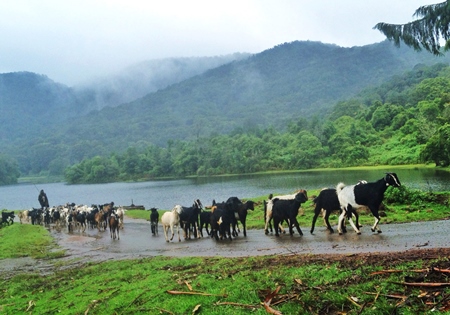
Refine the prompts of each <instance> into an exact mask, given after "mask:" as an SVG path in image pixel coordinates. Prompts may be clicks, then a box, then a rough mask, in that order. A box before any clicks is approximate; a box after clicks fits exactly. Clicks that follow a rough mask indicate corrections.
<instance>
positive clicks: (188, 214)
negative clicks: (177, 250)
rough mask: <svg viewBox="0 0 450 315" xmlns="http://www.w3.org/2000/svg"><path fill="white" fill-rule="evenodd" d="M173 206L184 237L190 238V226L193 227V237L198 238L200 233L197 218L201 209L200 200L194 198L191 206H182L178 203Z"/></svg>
mask: <svg viewBox="0 0 450 315" xmlns="http://www.w3.org/2000/svg"><path fill="white" fill-rule="evenodd" d="M175 208H176V211H177V212H178V214H179V215H180V226H181V227H182V228H183V231H184V238H185V239H190V238H191V226H192V229H193V234H194V237H196V238H199V237H200V233H199V232H198V227H199V224H198V219H199V216H200V213H201V211H202V209H203V205H202V203H201V202H200V200H199V199H196V200H194V204H193V205H192V207H183V206H180V205H176V206H175Z"/></svg>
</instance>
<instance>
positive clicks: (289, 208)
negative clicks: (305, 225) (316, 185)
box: [272, 190, 308, 236]
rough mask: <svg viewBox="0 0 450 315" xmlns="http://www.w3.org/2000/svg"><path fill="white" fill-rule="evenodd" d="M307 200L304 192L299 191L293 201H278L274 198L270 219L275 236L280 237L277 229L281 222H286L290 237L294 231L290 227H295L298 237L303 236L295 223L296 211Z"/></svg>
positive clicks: (296, 222)
mask: <svg viewBox="0 0 450 315" xmlns="http://www.w3.org/2000/svg"><path fill="white" fill-rule="evenodd" d="M307 200H308V195H307V193H306V190H300V192H298V193H297V194H296V195H295V197H294V199H288V200H283V199H278V198H274V199H272V201H273V207H272V218H273V225H274V227H275V235H276V236H280V235H279V233H278V231H279V229H278V228H277V227H278V226H279V224H280V222H281V221H283V220H286V221H288V226H289V234H290V235H291V236H292V235H293V234H294V231H293V229H292V226H295V227H296V228H297V232H298V233H299V234H300V235H303V232H302V230H301V229H300V226H299V224H298V221H297V214H298V210H299V208H300V204H302V203H303V202H306V201H307Z"/></svg>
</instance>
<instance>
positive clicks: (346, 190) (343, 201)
mask: <svg viewBox="0 0 450 315" xmlns="http://www.w3.org/2000/svg"><path fill="white" fill-rule="evenodd" d="M389 186H393V187H400V186H401V184H400V180H399V179H398V177H397V174H395V173H386V175H385V176H384V177H383V178H382V179H380V180H378V181H376V182H372V183H367V184H359V185H351V186H345V184H344V183H339V184H338V185H337V186H336V193H337V195H338V199H339V204H340V206H341V208H342V210H343V211H342V213H341V215H340V216H339V222H338V232H339V234H342V229H341V224H342V222H343V220H344V219H345V216H347V218H348V220H349V222H350V225H351V226H352V227H353V229H354V230H355V232H356V233H357V234H361V231H360V230H359V228H357V227H356V226H355V225H354V224H353V221H352V214H353V213H356V209H358V208H361V207H363V206H367V207H368V208H369V209H370V211H371V212H372V215H373V216H374V217H375V223H374V225H373V226H372V228H371V230H372V232H375V231H377V232H378V233H381V229H380V228H379V227H378V223H379V222H380V216H379V214H378V209H379V207H380V205H381V202H382V201H383V198H384V192H385V191H386V189H387V188H388V187H389Z"/></svg>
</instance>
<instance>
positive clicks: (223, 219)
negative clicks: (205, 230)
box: [210, 201, 236, 241]
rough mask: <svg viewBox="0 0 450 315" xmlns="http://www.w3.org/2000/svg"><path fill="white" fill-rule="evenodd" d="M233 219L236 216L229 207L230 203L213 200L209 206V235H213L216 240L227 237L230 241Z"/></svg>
mask: <svg viewBox="0 0 450 315" xmlns="http://www.w3.org/2000/svg"><path fill="white" fill-rule="evenodd" d="M235 220H236V218H235V216H234V212H233V210H232V209H231V208H230V204H228V203H226V202H221V203H216V202H215V201H214V202H213V207H212V208H211V221H210V224H211V234H210V235H211V237H214V238H215V239H216V240H219V238H220V239H221V240H222V239H224V238H229V239H230V241H231V240H232V236H231V235H232V233H231V225H232V223H233V222H234V221H235ZM217 233H219V235H218V234H217Z"/></svg>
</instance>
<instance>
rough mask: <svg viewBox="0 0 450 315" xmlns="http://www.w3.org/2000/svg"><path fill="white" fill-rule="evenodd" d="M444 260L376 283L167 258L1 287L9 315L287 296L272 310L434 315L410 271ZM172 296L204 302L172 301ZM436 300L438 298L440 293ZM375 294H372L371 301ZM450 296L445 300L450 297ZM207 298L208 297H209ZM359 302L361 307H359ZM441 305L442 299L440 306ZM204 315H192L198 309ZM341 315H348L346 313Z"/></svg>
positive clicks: (320, 272) (330, 267) (252, 304)
mask: <svg viewBox="0 0 450 315" xmlns="http://www.w3.org/2000/svg"><path fill="white" fill-rule="evenodd" d="M448 263H449V260H448V258H445V257H440V258H436V259H434V260H432V261H427V262H423V261H414V262H410V263H402V264H400V265H389V266H382V265H381V264H380V267H383V268H387V267H388V268H390V269H392V268H398V270H405V271H404V272H398V273H390V274H381V275H371V272H375V271H378V270H380V267H379V266H370V265H367V264H366V263H365V261H364V260H361V261H353V262H352V263H350V264H349V263H347V262H345V263H344V262H339V261H338V262H334V261H321V262H317V261H316V262H310V263H308V264H305V265H303V264H302V261H301V260H298V261H297V260H296V259H295V257H287V258H286V259H281V258H280V257H272V256H268V257H251V258H170V259H169V258H167V257H153V258H146V259H139V260H125V261H108V262H103V263H96V264H90V265H88V266H86V267H84V268H73V269H70V270H65V271H62V272H57V273H55V274H52V275H47V276H45V277H41V276H39V275H30V274H27V275H23V274H22V275H21V274H18V275H15V276H14V277H12V278H11V279H10V280H9V281H3V282H2V283H1V284H0V301H1V302H0V311H1V312H2V314H17V313H34V314H55V313H60V314H194V313H200V314H248V313H249V312H250V311H251V313H252V314H267V312H266V310H265V309H264V308H263V307H262V306H261V301H263V300H264V298H265V297H266V296H268V295H269V293H270V292H272V291H274V290H275V288H277V287H278V286H279V287H280V291H279V292H278V294H277V296H276V297H274V302H273V303H275V302H276V301H278V300H283V301H284V302H282V303H280V304H277V305H273V306H272V307H273V308H275V309H276V310H278V311H280V312H282V314H343V313H346V314H357V313H358V311H359V310H360V309H361V308H362V305H363V304H365V303H367V304H368V305H369V306H367V307H366V308H365V312H364V314H387V313H392V312H394V311H395V310H396V311H395V312H396V314H417V313H418V312H421V313H423V311H424V310H426V309H429V307H427V306H425V305H424V304H423V302H424V298H418V296H419V295H420V293H421V292H420V290H419V289H411V290H409V292H407V293H408V294H407V295H406V300H407V302H408V303H406V301H405V302H404V303H402V304H400V305H397V303H398V302H400V301H401V300H399V299H392V298H389V297H386V295H393V294H394V293H396V294H399V295H405V292H404V287H403V286H402V285H397V284H395V283H396V282H402V281H404V277H405V275H413V276H414V275H415V273H414V272H410V271H408V270H412V269H423V268H427V267H428V266H429V265H430V264H433V265H434V266H437V265H439V264H447V266H448ZM169 291H178V292H184V293H188V292H191V293H201V294H202V295H200V294H198V295H197V294H189V295H188V294H179V295H173V294H171V293H169ZM436 292H437V291H436ZM371 293H372V294H371ZM448 293H449V290H448V289H447V290H446V291H445V292H443V293H442V294H447V296H448ZM206 294H208V295H206ZM351 298H353V299H354V300H356V301H357V302H355V303H352V302H350V300H349V299H351ZM440 299H441V297H439V296H437V297H435V303H436V302H437V301H439V300H440ZM198 305H200V307H199V311H198V312H194V311H193V310H194V309H195V308H196V307H197V306H198ZM339 312H342V313H339Z"/></svg>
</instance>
